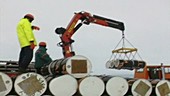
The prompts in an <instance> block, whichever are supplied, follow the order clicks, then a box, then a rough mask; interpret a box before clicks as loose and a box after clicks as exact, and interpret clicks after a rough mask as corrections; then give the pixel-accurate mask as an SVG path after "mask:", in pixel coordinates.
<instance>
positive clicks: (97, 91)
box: [79, 76, 105, 96]
mask: <svg viewBox="0 0 170 96" xmlns="http://www.w3.org/2000/svg"><path fill="white" fill-rule="evenodd" d="M104 89H105V84H104V82H103V81H102V80H101V79H100V78H99V77H95V76H89V77H86V78H84V79H83V80H81V82H80V84H79V91H80V94H81V95H82V96H101V95H102V94H103V92H104Z"/></svg>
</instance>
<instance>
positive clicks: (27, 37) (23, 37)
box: [17, 18, 37, 48]
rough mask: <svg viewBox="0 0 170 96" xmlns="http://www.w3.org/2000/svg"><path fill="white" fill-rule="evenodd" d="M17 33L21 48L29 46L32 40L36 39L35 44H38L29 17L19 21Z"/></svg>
mask: <svg viewBox="0 0 170 96" xmlns="http://www.w3.org/2000/svg"><path fill="white" fill-rule="evenodd" d="M17 35H18V40H19V43H20V46H21V48H23V47H26V46H29V45H30V41H34V44H35V45H37V42H36V39H35V37H34V34H33V30H32V28H31V23H30V22H29V20H28V19H27V18H23V19H21V20H20V21H19V23H18V25H17Z"/></svg>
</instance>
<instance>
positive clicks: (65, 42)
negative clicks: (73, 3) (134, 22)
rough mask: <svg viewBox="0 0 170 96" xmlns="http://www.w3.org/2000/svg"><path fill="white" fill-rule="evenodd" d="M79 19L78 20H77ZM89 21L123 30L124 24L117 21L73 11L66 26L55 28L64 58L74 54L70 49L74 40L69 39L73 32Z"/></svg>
mask: <svg viewBox="0 0 170 96" xmlns="http://www.w3.org/2000/svg"><path fill="white" fill-rule="evenodd" d="M79 21H80V22H79ZM90 23H94V24H99V25H102V26H106V27H111V28H116V29H119V30H121V31H124V30H125V28H124V24H123V23H122V22H119V21H115V20H111V19H108V18H104V17H101V16H97V15H91V14H90V13H88V12H79V13H75V15H74V17H73V18H72V20H71V22H70V23H69V24H68V26H67V28H66V29H65V28H63V27H60V28H57V29H56V30H55V32H56V33H57V34H59V35H60V39H61V42H60V43H58V45H59V46H60V47H62V50H63V55H64V57H65V58H67V57H71V56H74V55H75V52H74V51H73V50H72V46H71V45H72V43H73V42H74V40H72V39H71V37H72V36H73V34H74V33H75V32H76V31H77V30H78V29H79V28H80V27H81V26H82V25H83V24H86V25H89V24H90Z"/></svg>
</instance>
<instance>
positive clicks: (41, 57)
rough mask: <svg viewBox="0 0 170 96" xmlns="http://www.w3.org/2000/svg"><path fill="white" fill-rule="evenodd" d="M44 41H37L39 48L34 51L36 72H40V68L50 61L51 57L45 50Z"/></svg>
mask: <svg viewBox="0 0 170 96" xmlns="http://www.w3.org/2000/svg"><path fill="white" fill-rule="evenodd" d="M46 51H47V48H46V43H45V42H40V43H39V49H38V50H37V51H36V53H35V66H34V67H35V69H36V70H37V73H39V74H41V68H42V67H43V66H45V65H48V64H50V62H51V61H52V59H51V57H50V56H49V55H48V53H47V52H46Z"/></svg>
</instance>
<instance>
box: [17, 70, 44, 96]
mask: <svg viewBox="0 0 170 96" xmlns="http://www.w3.org/2000/svg"><path fill="white" fill-rule="evenodd" d="M14 88H15V92H16V93H17V94H18V95H19V96H41V95H42V94H44V92H45V91H46V89H47V82H46V80H45V78H44V77H43V76H41V75H39V74H37V73H33V72H29V73H24V74H21V75H19V76H18V77H17V78H16V79H15V83H14Z"/></svg>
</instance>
